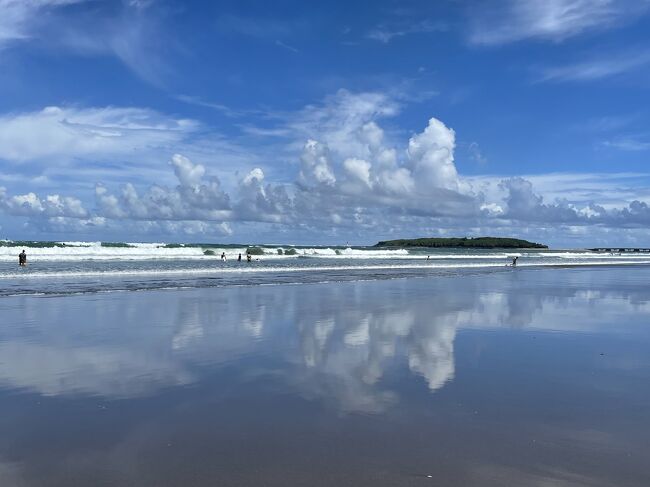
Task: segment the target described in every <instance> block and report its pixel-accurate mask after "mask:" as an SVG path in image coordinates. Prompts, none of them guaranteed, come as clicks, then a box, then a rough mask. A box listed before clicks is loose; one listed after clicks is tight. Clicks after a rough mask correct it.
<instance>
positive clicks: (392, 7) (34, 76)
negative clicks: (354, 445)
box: [0, 0, 650, 246]
mask: <svg viewBox="0 0 650 487" xmlns="http://www.w3.org/2000/svg"><path fill="white" fill-rule="evenodd" d="M648 32H650V2H647V1H642V0H637V1H623V0H591V1H587V0H552V1H550V0H549V1H544V2H541V1H532V0H519V1H515V0H494V1H493V2H469V1H452V0H449V1H442V0H441V1H437V2H428V1H409V2H407V1H402V2H397V1H388V0H384V1H377V2H372V5H370V4H368V2H349V1H347V2H336V1H329V2H319V3H316V2H297V1H296V2H294V1H278V2H260V1H256V2H253V1H250V2H248V1H232V2H226V1H214V2H212V1H205V2H201V1H194V2H190V1H185V2H180V1H176V2H175V1H172V0H139V1H138V0H131V1H127V0H124V1H102V0H87V1H84V0H0V93H1V94H2V96H0V237H2V238H12V239H56V240H98V239H103V240H107V239H110V240H140V241H152V240H153V241H157V240H167V241H169V240H171V241H222V242H250V241H258V242H259V241H262V242H287V243H291V242H295V243H327V244H329V243H344V242H348V241H349V242H352V243H359V244H361V243H373V242H375V241H376V240H378V239H385V238H391V237H394V238H397V237H413V236H425V235H440V236H452V235H453V236H456V235H508V236H511V235H512V236H520V237H523V238H530V239H533V240H537V241H543V242H546V243H550V244H552V245H555V246H583V245H605V244H609V245H628V244H629V245H645V246H650V232H649V231H648V229H649V225H650V208H649V207H648V204H649V203H650V187H649V184H648V183H650V171H648V169H647V166H648V155H649V154H650V130H649V129H648V127H649V126H650V123H649V122H650V114H649V113H648V110H647V106H648V104H649V102H650V97H649V96H648V94H649V90H650V89H649V86H650V83H649V82H650V42H649V41H650V35H649V34H648Z"/></svg>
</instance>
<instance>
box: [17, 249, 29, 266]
mask: <svg viewBox="0 0 650 487" xmlns="http://www.w3.org/2000/svg"><path fill="white" fill-rule="evenodd" d="M18 265H19V266H20V267H25V266H26V265H27V254H26V253H25V249H23V251H22V252H21V253H20V254H18Z"/></svg>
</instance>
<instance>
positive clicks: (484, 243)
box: [375, 237, 548, 249]
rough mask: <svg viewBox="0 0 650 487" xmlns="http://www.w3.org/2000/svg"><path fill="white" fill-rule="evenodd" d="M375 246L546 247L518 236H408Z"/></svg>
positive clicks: (378, 243) (385, 241) (546, 246)
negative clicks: (408, 237) (407, 237)
mask: <svg viewBox="0 0 650 487" xmlns="http://www.w3.org/2000/svg"><path fill="white" fill-rule="evenodd" d="M375 247H427V248H431V247H445V248H464V247H467V248H475V249H524V248H526V249H547V248H548V245H543V244H539V243H535V242H529V241H528V240H521V239H518V238H499V237H476V238H467V237H453V238H410V239H399V240H383V241H381V242H377V243H376V244H375Z"/></svg>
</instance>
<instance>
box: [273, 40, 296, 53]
mask: <svg viewBox="0 0 650 487" xmlns="http://www.w3.org/2000/svg"><path fill="white" fill-rule="evenodd" d="M275 45H276V46H278V47H281V48H282V49H286V50H287V51H291V52H295V53H298V52H300V50H299V49H298V48H295V47H293V46H290V45H289V44H286V43H284V42H282V41H281V40H276V41H275Z"/></svg>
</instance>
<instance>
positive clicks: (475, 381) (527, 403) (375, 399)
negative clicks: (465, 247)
mask: <svg viewBox="0 0 650 487" xmlns="http://www.w3.org/2000/svg"><path fill="white" fill-rule="evenodd" d="M649 281H650V268H647V267H643V266H639V267H630V268H619V267H601V268H568V269H564V268H560V269H544V268H528V269H525V268H524V269H517V270H510V271H508V272H487V273H466V274H462V275H452V274H446V275H438V276H433V277H432V276H429V277H425V278H422V279H390V280H373V281H350V282H331V283H311V284H309V283H301V284H285V285H277V286H245V285H242V286H236V287H233V286H225V287H220V288H197V289H186V290H153V291H140V292H125V293H121V292H120V293H99V294H97V293H93V294H82V295H71V296H54V295H52V296H28V295H18V296H6V297H3V298H0V323H1V325H0V411H2V414H1V415H0V485H2V486H5V485H7V486H14V485H15V486H27V487H32V486H88V485H120V486H122V485H134V486H150V485H151V486H181V485H182V486H187V485H192V486H213V485H256V486H258V485H272V486H275V485H277V486H287V485H301V486H302V485H351V486H352V485H354V486H358V485H435V486H456V485H463V486H470V487H471V486H488V487H489V486H504V485H517V486H518V485H532V486H547V485H553V486H587V485H589V486H611V485H616V486H619V487H620V486H644V487H645V486H647V485H650V467H648V463H649V462H648V460H649V459H650V457H649V456H648V448H649V447H650V388H648V383H649V379H650V353H648V350H649V349H650V326H649V325H650V286H648V285H647V283H648V282H649Z"/></svg>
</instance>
